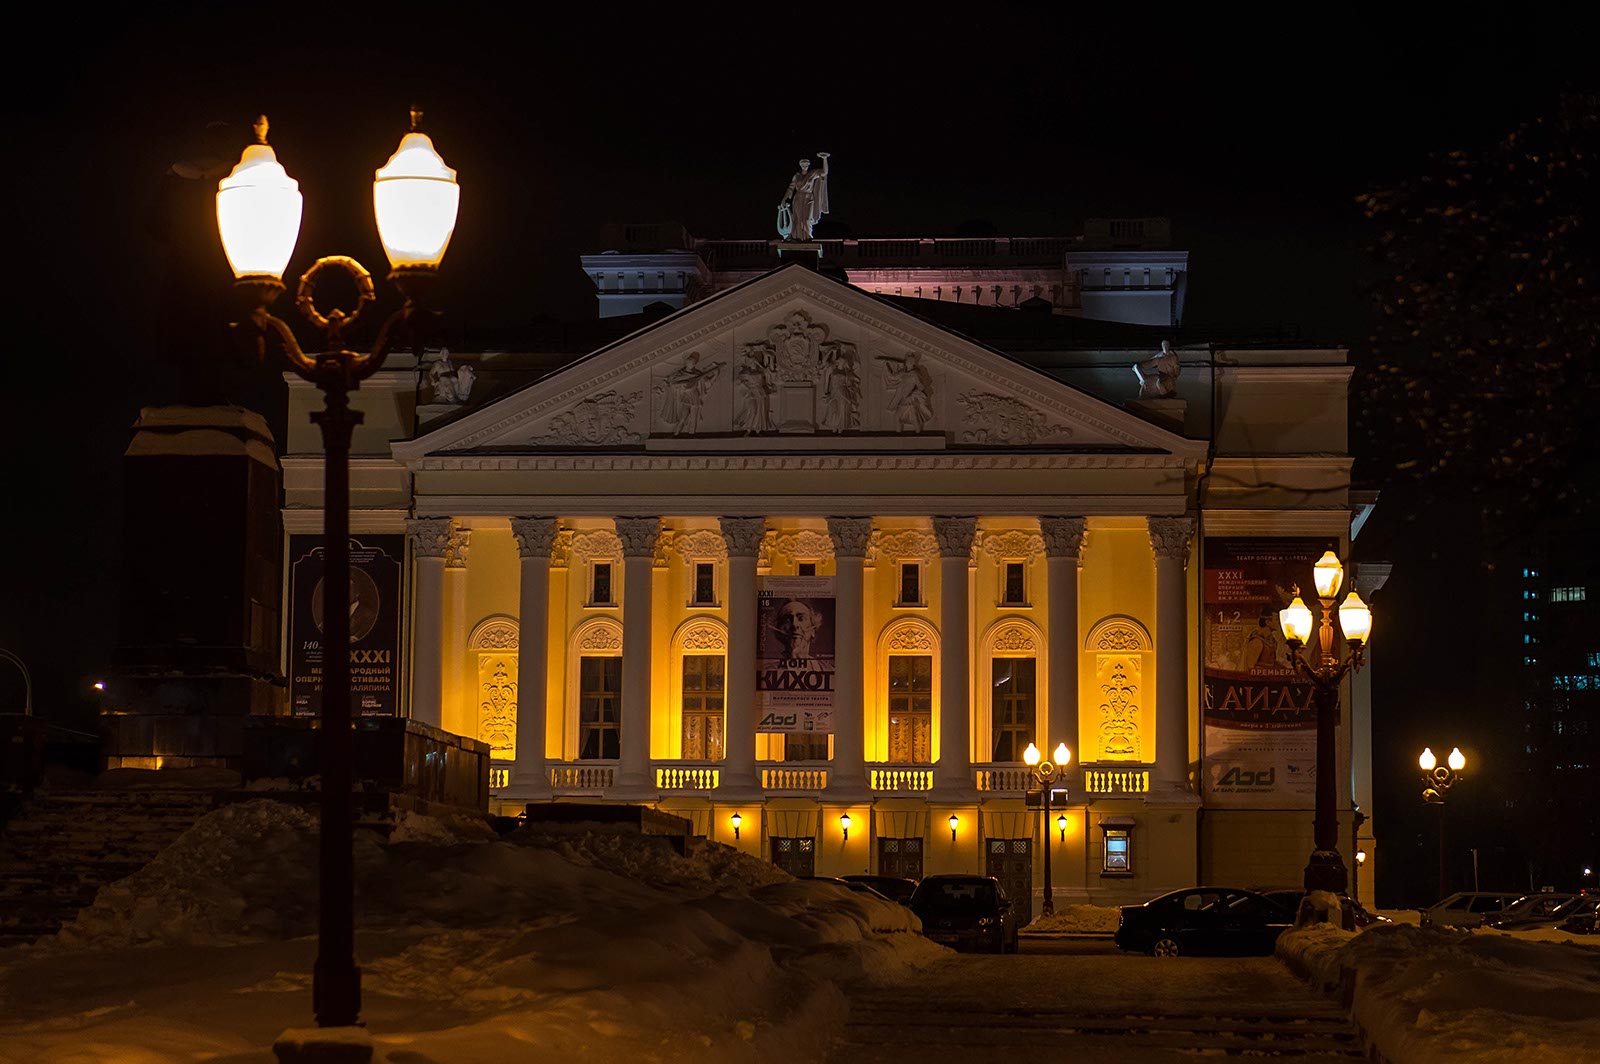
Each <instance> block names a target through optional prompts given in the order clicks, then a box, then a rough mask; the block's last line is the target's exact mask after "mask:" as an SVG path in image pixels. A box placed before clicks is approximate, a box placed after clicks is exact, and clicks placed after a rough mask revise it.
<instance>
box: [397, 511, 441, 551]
mask: <svg viewBox="0 0 1600 1064" xmlns="http://www.w3.org/2000/svg"><path fill="white" fill-rule="evenodd" d="M406 537H407V538H408V539H410V540H411V554H412V556H413V557H417V558H443V557H444V556H445V551H446V550H447V549H448V548H449V546H450V519H449V518H448V517H413V518H408V519H407V520H406Z"/></svg>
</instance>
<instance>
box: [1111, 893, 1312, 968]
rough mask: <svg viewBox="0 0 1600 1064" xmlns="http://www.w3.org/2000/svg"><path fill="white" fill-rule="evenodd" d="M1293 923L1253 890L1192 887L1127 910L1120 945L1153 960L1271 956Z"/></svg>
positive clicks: (1120, 925)
mask: <svg viewBox="0 0 1600 1064" xmlns="http://www.w3.org/2000/svg"><path fill="white" fill-rule="evenodd" d="M1292 922H1293V917H1292V916H1291V915H1290V914H1289V913H1286V912H1284V911H1283V910H1282V909H1280V908H1279V907H1278V906H1277V905H1275V904H1273V903H1272V902H1271V901H1269V900H1268V899H1266V898H1264V897H1262V896H1261V895H1260V894H1256V893H1254V892H1253V891H1248V890H1237V889H1234V888H1232V887H1191V888H1190V889H1188V890H1175V891H1173V892H1172V893H1171V894H1163V895H1162V896H1161V897H1159V898H1154V899H1152V900H1150V901H1147V902H1145V903H1144V904H1143V905H1125V906H1123V907H1122V918H1121V920H1120V922H1119V923H1118V926H1117V934H1116V943H1117V946H1118V947H1119V948H1121V949H1125V950H1132V951H1136V952H1139V953H1148V954H1150V955H1151V956H1153V957H1177V956H1179V955H1182V954H1189V953H1220V954H1232V955H1242V954H1265V953H1271V952H1272V947H1273V945H1274V944H1276V943H1277V941H1278V936H1279V935H1281V934H1283V932H1284V931H1286V930H1288V929H1289V925H1290V924H1291V923H1292Z"/></svg>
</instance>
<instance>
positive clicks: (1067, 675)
mask: <svg viewBox="0 0 1600 1064" xmlns="http://www.w3.org/2000/svg"><path fill="white" fill-rule="evenodd" d="M1087 528H1088V522H1087V521H1085V520H1084V519H1083V518H1081V517H1041V518H1040V519H1039V531H1040V532H1041V533H1042V534H1043V535H1044V551H1045V569H1046V571H1045V581H1046V583H1047V584H1048V585H1049V586H1048V588H1047V590H1046V595H1047V596H1048V599H1047V601H1048V604H1049V605H1048V613H1049V621H1050V631H1049V634H1048V636H1047V640H1048V643H1049V649H1048V650H1047V651H1046V656H1045V676H1046V677H1047V679H1048V682H1049V689H1050V696H1049V697H1050V702H1049V706H1048V708H1047V711H1046V714H1045V724H1046V726H1047V727H1048V728H1049V734H1048V735H1045V734H1043V733H1042V732H1041V735H1040V743H1039V748H1040V749H1041V750H1054V749H1055V748H1056V747H1055V744H1056V743H1059V742H1064V743H1066V744H1067V749H1069V750H1071V751H1072V756H1073V758H1074V759H1075V761H1076V762H1079V763H1081V762H1082V760H1083V750H1082V747H1081V740H1080V739H1079V737H1078V662H1079V660H1080V658H1081V654H1080V651H1081V649H1082V648H1081V647H1079V646H1078V558H1079V555H1080V554H1081V553H1082V551H1083V536H1084V531H1085V530H1086V529H1087Z"/></svg>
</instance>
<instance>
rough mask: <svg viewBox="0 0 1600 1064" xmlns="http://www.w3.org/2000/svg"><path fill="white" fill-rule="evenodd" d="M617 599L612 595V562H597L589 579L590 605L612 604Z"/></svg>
mask: <svg viewBox="0 0 1600 1064" xmlns="http://www.w3.org/2000/svg"><path fill="white" fill-rule="evenodd" d="M615 604H616V599H614V598H612V597H611V563H610V562H595V563H594V569H593V570H592V571H591V574H590V579H589V605H591V606H612V605H615Z"/></svg>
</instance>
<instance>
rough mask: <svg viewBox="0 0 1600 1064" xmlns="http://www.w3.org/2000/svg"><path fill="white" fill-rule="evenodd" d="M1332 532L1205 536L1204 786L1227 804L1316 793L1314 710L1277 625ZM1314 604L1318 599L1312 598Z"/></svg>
mask: <svg viewBox="0 0 1600 1064" xmlns="http://www.w3.org/2000/svg"><path fill="white" fill-rule="evenodd" d="M1330 549H1331V550H1337V549H1338V544H1337V543H1336V542H1334V541H1333V540H1331V539H1233V538H1218V539H1212V538H1208V539H1207V540H1206V541H1205V587H1204V592H1203V599H1202V601H1203V604H1204V616H1203V618H1202V623H1201V628H1202V636H1203V640H1204V644H1203V645H1204V648H1205V650H1204V653H1205V667H1204V686H1203V705H1202V711H1201V712H1202V717H1203V723H1204V735H1203V737H1202V740H1203V742H1204V747H1203V750H1202V758H1201V765H1200V768H1201V772H1200V775H1201V785H1202V786H1203V788H1204V793H1205V796H1206V803H1207V804H1208V805H1212V806H1219V807H1223V808H1230V807H1231V808H1256V809H1267V808H1270V809H1309V808H1311V807H1312V806H1313V805H1314V804H1315V801H1316V786H1317V777H1316V754H1317V749H1316V748H1317V715H1316V708H1315V703H1314V702H1313V700H1312V687H1311V685H1310V684H1308V683H1305V682H1304V681H1303V680H1301V679H1300V678H1299V677H1298V675H1297V674H1296V672H1295V670H1294V666H1293V664H1292V662H1291V660H1290V656H1289V644H1288V643H1287V642H1286V641H1285V640H1284V638H1283V629H1282V628H1281V627H1280V626H1279V624H1278V611H1279V610H1281V609H1283V608H1284V607H1285V606H1287V605H1289V602H1290V600H1291V599H1293V597H1294V587H1295V585H1297V584H1298V585H1299V586H1300V587H1301V588H1302V589H1303V590H1307V591H1309V592H1310V597H1311V598H1312V599H1313V600H1314V599H1315V595H1316V588H1315V585H1314V584H1313V583H1312V581H1311V568H1312V565H1313V564H1314V563H1315V562H1316V560H1317V559H1318V558H1320V557H1321V556H1322V552H1323V551H1326V550H1330ZM1312 608H1313V609H1315V608H1316V606H1315V605H1314V603H1313V605H1312Z"/></svg>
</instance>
